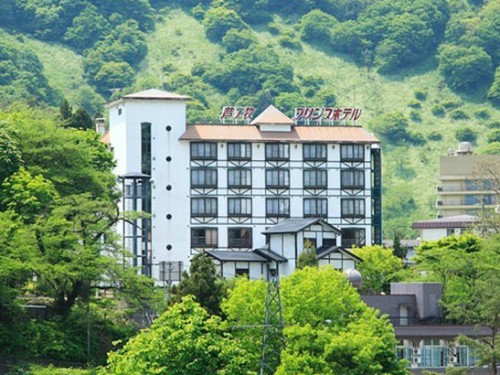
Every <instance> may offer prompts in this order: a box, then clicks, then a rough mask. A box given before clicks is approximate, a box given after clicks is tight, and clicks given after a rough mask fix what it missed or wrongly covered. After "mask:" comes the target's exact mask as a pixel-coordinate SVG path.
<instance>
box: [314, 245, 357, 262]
mask: <svg viewBox="0 0 500 375" xmlns="http://www.w3.org/2000/svg"><path fill="white" fill-rule="evenodd" d="M331 253H342V254H344V255H348V256H350V257H351V258H353V259H354V260H355V261H358V262H362V261H363V259H361V258H360V257H358V256H357V255H355V254H354V253H352V252H351V251H349V250H347V249H344V248H342V247H338V246H321V247H319V248H317V249H316V254H317V257H318V259H321V258H323V257H326V256H327V255H329V254H331Z"/></svg>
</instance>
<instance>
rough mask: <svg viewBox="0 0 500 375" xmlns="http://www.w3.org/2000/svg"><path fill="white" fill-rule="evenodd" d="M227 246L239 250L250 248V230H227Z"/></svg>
mask: <svg viewBox="0 0 500 375" xmlns="http://www.w3.org/2000/svg"><path fill="white" fill-rule="evenodd" d="M227 245H228V247H239V248H249V247H252V228H228V230H227Z"/></svg>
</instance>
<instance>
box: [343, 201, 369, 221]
mask: <svg viewBox="0 0 500 375" xmlns="http://www.w3.org/2000/svg"><path fill="white" fill-rule="evenodd" d="M352 217H365V200H364V199H352V198H349V199H342V218H352Z"/></svg>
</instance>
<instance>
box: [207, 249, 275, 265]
mask: <svg viewBox="0 0 500 375" xmlns="http://www.w3.org/2000/svg"><path fill="white" fill-rule="evenodd" d="M205 253H207V255H210V256H211V257H212V258H215V259H217V260H219V261H221V262H255V263H267V262H268V260H267V259H266V258H263V257H261V256H260V255H258V254H256V253H254V252H253V251H224V250H207V251H205Z"/></svg>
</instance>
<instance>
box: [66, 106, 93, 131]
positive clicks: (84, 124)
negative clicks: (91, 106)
mask: <svg viewBox="0 0 500 375" xmlns="http://www.w3.org/2000/svg"><path fill="white" fill-rule="evenodd" d="M69 126H70V127H72V128H75V129H83V130H86V129H93V128H94V121H93V120H92V117H90V115H89V114H88V113H87V111H86V110H85V109H83V108H78V109H77V110H76V111H75V113H74V114H73V116H72V117H71V121H70V125H69Z"/></svg>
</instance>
